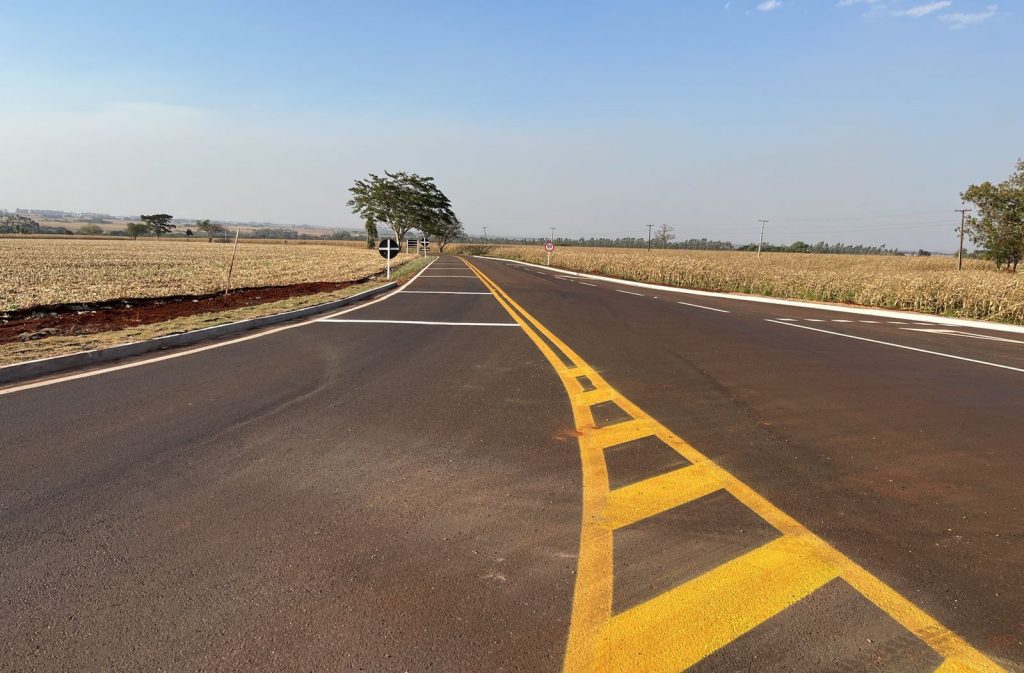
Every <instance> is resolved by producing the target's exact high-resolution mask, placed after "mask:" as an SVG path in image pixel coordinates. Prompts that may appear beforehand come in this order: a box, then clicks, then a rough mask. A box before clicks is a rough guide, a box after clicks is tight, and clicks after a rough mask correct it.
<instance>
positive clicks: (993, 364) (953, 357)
mask: <svg viewBox="0 0 1024 673" xmlns="http://www.w3.org/2000/svg"><path fill="white" fill-rule="evenodd" d="M765 322H773V323H775V324H776V325H785V326H786V327H799V328H800V329H806V330H811V331H812V332H822V333H823V334H832V335H835V336H841V337H846V338H847V339H856V340H857V341H867V342H868V343H873V344H880V345H882V346H892V347H893V348H902V349H903V350H908V351H914V352H917V353H927V354H928V355H938V356H939V357H940V358H949V359H951V360H961V361H963V362H973V363H974V364H976V365H985V366H987V367H998V368H999V369H1009V370H1010V371H1014V372H1021V373H1022V374H1024V369H1021V368H1020V367H1011V366H1010V365H1001V364H999V363H996V362H986V361H985V360H975V359H974V358H965V357H961V356H959V355H950V354H949V353H940V352H938V351H930V350H926V349H924V348H914V347H913V346H904V345H903V344H894V343H892V342H891V341H879V340H878V339H868V338H867V337H861V336H854V335H853V334H843V333H842V332H833V331H831V330H827V329H821V328H819V327H808V326H807V325H797V324H796V323H791V322H780V321H778V320H772V319H771V318H765Z"/></svg>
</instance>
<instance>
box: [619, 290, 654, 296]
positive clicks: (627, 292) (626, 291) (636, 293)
mask: <svg viewBox="0 0 1024 673" xmlns="http://www.w3.org/2000/svg"><path fill="white" fill-rule="evenodd" d="M616 292H621V293H622V294H632V295H635V296H637V297H646V296H647V295H645V294H640V293H639V292H630V291H628V290H616Z"/></svg>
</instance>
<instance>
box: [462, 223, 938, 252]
mask: <svg viewBox="0 0 1024 673" xmlns="http://www.w3.org/2000/svg"><path fill="white" fill-rule="evenodd" d="M669 229H670V231H668V232H663V235H662V236H660V237H652V247H655V248H659V249H660V248H665V249H669V250H739V251H747V250H757V243H747V244H744V245H734V244H733V243H730V242H729V241H716V240H712V239H708V238H690V239H687V240H685V241H673V240H671V239H670V238H669V239H668V240H666V236H665V235H664V234H667V235H668V236H671V235H672V234H671V227H670V228H669ZM460 240H464V241H466V242H467V243H484V242H485V241H484V239H483V237H480V236H474V237H472V238H466V239H460ZM546 240H547V239H545V238H508V237H503V236H488V237H487V240H486V242H487V243H494V244H508V245H533V244H537V245H540V244H542V243H543V242H544V241H546ZM554 243H555V244H556V245H560V246H570V247H571V246H581V247H588V248H646V247H647V239H646V238H642V237H639V236H627V237H621V238H605V237H590V238H584V237H582V236H581V237H580V238H559V237H556V238H555V240H554ZM761 250H762V251H767V252H805V253H822V254H831V255H904V254H906V253H904V252H902V251H900V250H896V249H889V248H887V247H886V246H885V245H850V244H847V243H826V242H824V241H819V242H818V243H805V242H803V241H796V242H795V243H791V244H789V245H772V244H770V243H765V244H764V245H762V246H761ZM917 254H919V255H920V254H924V255H927V254H930V253H928V252H927V251H925V250H920V251H918V253H917Z"/></svg>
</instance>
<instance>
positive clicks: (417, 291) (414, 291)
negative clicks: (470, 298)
mask: <svg viewBox="0 0 1024 673" xmlns="http://www.w3.org/2000/svg"><path fill="white" fill-rule="evenodd" d="M405 293H406V294H486V295H490V294H491V293H490V292H450V291H442V290H406V291H405Z"/></svg>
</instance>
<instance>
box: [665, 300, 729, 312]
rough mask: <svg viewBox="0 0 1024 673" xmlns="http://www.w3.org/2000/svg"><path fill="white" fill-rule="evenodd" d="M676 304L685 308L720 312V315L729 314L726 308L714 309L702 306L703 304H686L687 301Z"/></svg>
mask: <svg viewBox="0 0 1024 673" xmlns="http://www.w3.org/2000/svg"><path fill="white" fill-rule="evenodd" d="M676 303H677V304H682V305H683V306H692V307H694V308H703V309H706V310H708V311H718V312H719V313H728V311H726V310H725V309H724V308H713V307H711V306H702V305H701V304H691V303H689V302H686V301H677V302H676Z"/></svg>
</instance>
